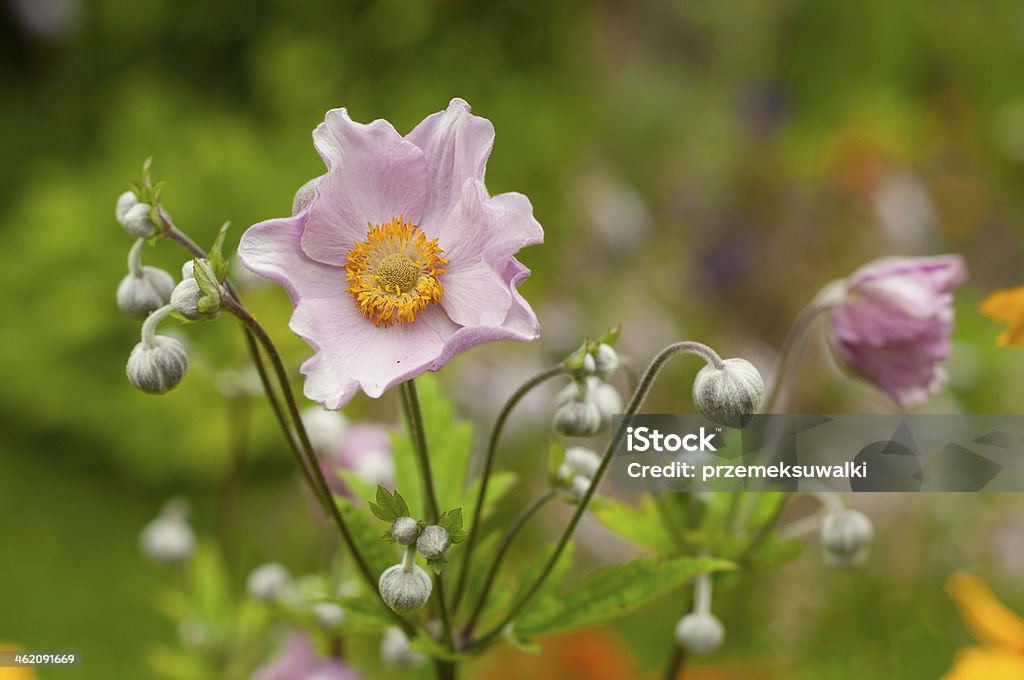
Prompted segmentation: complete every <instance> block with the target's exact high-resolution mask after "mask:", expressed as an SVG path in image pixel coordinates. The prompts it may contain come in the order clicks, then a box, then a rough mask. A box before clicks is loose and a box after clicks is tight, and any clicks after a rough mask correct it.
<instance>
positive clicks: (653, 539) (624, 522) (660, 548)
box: [590, 496, 676, 555]
mask: <svg viewBox="0 0 1024 680" xmlns="http://www.w3.org/2000/svg"><path fill="white" fill-rule="evenodd" d="M590 512H591V514H593V515H594V517H596V518H597V521H598V522H600V523H601V524H602V525H604V527H605V528H606V529H608V530H609V531H611V532H613V533H615V534H618V535H619V536H622V537H623V538H625V539H627V540H628V541H630V542H632V543H635V544H636V545H637V546H639V547H641V548H645V549H647V550H650V551H652V552H654V553H657V554H659V555H668V554H672V553H673V552H675V551H676V545H675V542H674V541H673V540H672V537H671V536H670V535H669V534H668V532H667V531H666V529H665V525H664V523H663V522H662V520H661V518H660V517H659V516H658V511H657V509H656V508H655V506H654V501H653V500H652V499H651V498H650V497H648V496H645V497H644V498H643V500H642V501H641V505H640V506H639V507H636V506H633V505H630V504H628V503H623V502H622V501H618V500H616V499H614V498H609V497H606V496H601V497H596V498H594V499H593V500H592V501H591V502H590Z"/></svg>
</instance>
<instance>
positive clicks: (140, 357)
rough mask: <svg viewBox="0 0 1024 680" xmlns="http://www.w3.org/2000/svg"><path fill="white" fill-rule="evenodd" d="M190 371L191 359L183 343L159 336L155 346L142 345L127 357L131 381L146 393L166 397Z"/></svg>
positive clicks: (155, 339) (150, 344)
mask: <svg viewBox="0 0 1024 680" xmlns="http://www.w3.org/2000/svg"><path fill="white" fill-rule="evenodd" d="M186 370H188V355H187V354H186V353H185V346H184V345H183V344H181V341H180V340H177V339H176V338H171V337H168V336H166V335H156V336H154V337H153V342H152V343H149V344H147V343H145V342H140V343H138V344H137V345H135V348H134V349H132V353H131V354H130V355H128V365H127V367H126V368H125V372H126V373H127V374H128V381H129V382H130V383H131V384H132V385H134V386H135V387H137V388H139V389H140V390H142V391H143V392H149V393H150V394H163V393H164V392H167V391H168V390H170V389H173V388H174V387H175V386H176V385H177V384H178V383H180V382H181V379H182V378H184V377H185V371H186Z"/></svg>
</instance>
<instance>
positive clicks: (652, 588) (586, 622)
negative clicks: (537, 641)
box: [516, 557, 734, 637]
mask: <svg viewBox="0 0 1024 680" xmlns="http://www.w3.org/2000/svg"><path fill="white" fill-rule="evenodd" d="M732 568H734V566H733V564H732V563H731V562H727V561H724V560H717V559H713V558H709V557H677V558H675V559H671V560H664V559H657V558H644V559H640V560H635V561H633V562H628V563H626V564H616V565H613V566H610V567H604V568H602V569H599V570H598V571H596V572H595V573H594V574H592V575H591V576H590V577H588V578H587V579H585V580H584V581H583V582H582V583H580V585H579V586H577V587H576V588H573V589H572V590H570V591H569V592H567V593H564V594H561V595H560V596H559V597H557V598H547V599H545V600H544V602H542V603H541V605H540V606H537V607H535V608H531V609H530V610H529V611H528V612H526V613H525V614H523V615H522V616H521V617H520V618H519V620H518V621H517V622H516V632H517V634H518V635H522V636H525V637H536V636H539V635H548V634H551V633H557V632H560V631H567V630H574V629H577V628H585V627H589V626H596V625H598V624H602V623H606V622H608V621H612V620H614V619H617V618H619V617H621V616H624V615H625V614H628V613H629V612H631V611H633V610H635V609H637V608H638V607H640V606H641V605H643V604H645V603H647V602H649V601H651V600H653V599H654V598H656V597H659V596H660V595H664V594H666V593H669V592H671V591H673V590H675V589H676V588H678V587H680V586H681V585H683V583H685V582H686V581H687V580H689V579H690V578H692V577H694V576H696V575H697V574H701V573H704V572H709V571H721V570H725V569H732Z"/></svg>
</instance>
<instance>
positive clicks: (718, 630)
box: [675, 613, 725, 656]
mask: <svg viewBox="0 0 1024 680" xmlns="http://www.w3.org/2000/svg"><path fill="white" fill-rule="evenodd" d="M675 636H676V644H678V645H679V646H680V647H682V648H683V649H685V650H686V651H688V652H691V653H693V654H696V655H698V656H703V655H704V654H710V653H711V652H713V651H715V650H716V649H718V648H719V647H721V646H722V642H723V641H724V640H725V626H723V625H722V622H721V621H719V620H718V617H717V616H715V615H714V614H697V613H692V614H687V615H686V616H684V617H683V618H681V619H679V623H677V624H676V631H675Z"/></svg>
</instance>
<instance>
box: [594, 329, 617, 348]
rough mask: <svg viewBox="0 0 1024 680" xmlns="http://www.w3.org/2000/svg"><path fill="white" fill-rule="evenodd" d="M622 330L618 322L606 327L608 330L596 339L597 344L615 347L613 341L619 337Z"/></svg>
mask: <svg viewBox="0 0 1024 680" xmlns="http://www.w3.org/2000/svg"><path fill="white" fill-rule="evenodd" d="M621 332H622V327H621V326H619V325H618V324H616V325H614V326H612V327H611V328H609V329H608V332H607V333H605V334H604V335H603V336H601V339H600V340H598V341H597V344H599V345H600V344H602V343H603V344H605V345H609V346H610V347H615V342H616V341H617V340H618V339H619V334H620V333H621Z"/></svg>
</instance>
